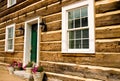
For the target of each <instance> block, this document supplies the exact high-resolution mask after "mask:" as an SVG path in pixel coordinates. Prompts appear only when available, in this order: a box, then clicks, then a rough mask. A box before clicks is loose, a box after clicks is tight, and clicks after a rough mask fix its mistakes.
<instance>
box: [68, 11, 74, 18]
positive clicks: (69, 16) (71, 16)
mask: <svg viewBox="0 0 120 81" xmlns="http://www.w3.org/2000/svg"><path fill="white" fill-rule="evenodd" d="M68 19H73V11H70V12H68Z"/></svg>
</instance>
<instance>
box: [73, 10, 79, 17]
mask: <svg viewBox="0 0 120 81" xmlns="http://www.w3.org/2000/svg"><path fill="white" fill-rule="evenodd" d="M74 13H75V18H80V9H77V10H75V11H74Z"/></svg>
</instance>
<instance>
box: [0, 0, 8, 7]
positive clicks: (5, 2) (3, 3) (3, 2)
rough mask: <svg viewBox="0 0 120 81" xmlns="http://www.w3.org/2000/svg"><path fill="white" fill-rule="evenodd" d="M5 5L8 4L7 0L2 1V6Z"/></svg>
mask: <svg viewBox="0 0 120 81" xmlns="http://www.w3.org/2000/svg"><path fill="white" fill-rule="evenodd" d="M4 5H7V0H2V2H0V8H1V7H2V6H4Z"/></svg>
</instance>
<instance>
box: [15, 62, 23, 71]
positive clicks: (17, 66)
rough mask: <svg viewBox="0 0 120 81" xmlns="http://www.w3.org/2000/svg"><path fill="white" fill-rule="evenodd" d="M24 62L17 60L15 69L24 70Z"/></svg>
mask: <svg viewBox="0 0 120 81" xmlns="http://www.w3.org/2000/svg"><path fill="white" fill-rule="evenodd" d="M22 65H23V64H22V63H21V62H17V64H16V66H14V69H15V70H23V67H22Z"/></svg>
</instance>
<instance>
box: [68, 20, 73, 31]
mask: <svg viewBox="0 0 120 81" xmlns="http://www.w3.org/2000/svg"><path fill="white" fill-rule="evenodd" d="M68 28H69V29H71V28H73V20H70V21H68Z"/></svg>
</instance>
